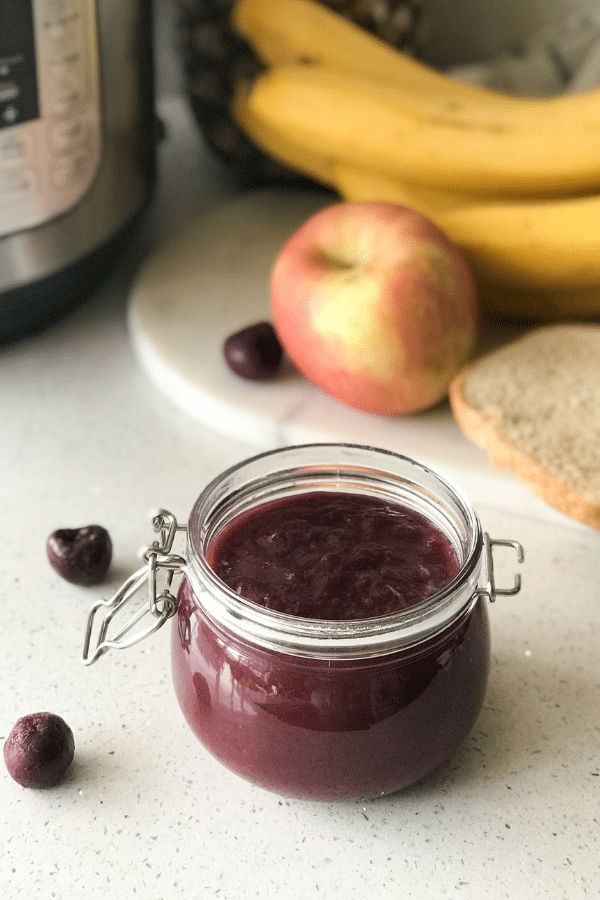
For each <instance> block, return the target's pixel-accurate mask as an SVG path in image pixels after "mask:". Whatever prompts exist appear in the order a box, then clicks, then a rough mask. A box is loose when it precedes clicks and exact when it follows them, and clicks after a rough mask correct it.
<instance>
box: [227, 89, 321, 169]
mask: <svg viewBox="0 0 600 900" xmlns="http://www.w3.org/2000/svg"><path fill="white" fill-rule="evenodd" d="M249 94H250V85H249V84H246V83H244V82H240V83H238V84H237V85H236V88H235V90H234V93H233V97H232V99H231V103H230V111H231V115H232V117H233V119H234V120H235V122H236V123H237V124H238V125H239V127H240V128H241V129H242V131H243V132H244V133H245V134H246V135H247V136H248V137H249V138H251V139H252V141H253V142H254V143H255V144H256V146H257V147H260V148H261V149H262V150H264V151H265V153H267V154H269V156H271V157H273V159H277V160H279V162H282V163H284V165H286V166H289V167H290V168H291V169H293V170H295V171H297V172H300V173H301V174H302V175H306V176H308V178H312V179H313V180H314V181H317V182H318V183H320V184H322V185H324V186H326V187H333V184H334V171H333V161H332V160H330V159H328V158H327V157H325V156H323V155H321V154H319V153H316V152H315V151H313V150H312V148H311V147H310V146H304V147H303V146H301V145H299V144H297V143H295V142H294V140H293V138H292V137H290V136H289V135H287V134H284V133H282V132H281V131H280V130H278V129H277V128H269V126H268V125H265V124H264V123H260V122H258V120H257V119H256V117H255V116H254V114H253V112H252V110H251V109H250V106H249V104H248V97H249Z"/></svg>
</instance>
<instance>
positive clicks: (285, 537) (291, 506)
mask: <svg viewBox="0 0 600 900" xmlns="http://www.w3.org/2000/svg"><path fill="white" fill-rule="evenodd" d="M207 558H208V562H209V564H210V565H211V567H212V568H213V570H214V572H215V573H216V574H217V576H218V577H219V578H220V579H221V581H223V582H224V583H225V584H226V585H228V587H230V588H231V589H232V590H234V591H235V592H236V593H237V594H239V595H240V596H242V597H244V598H245V599H246V600H250V601H252V602H254V603H257V604H259V605H261V606H264V607H266V608H267V609H271V610H275V611H277V612H282V613H287V614H288V615H294V616H302V617H305V618H310V619H327V620H337V621H341V620H350V619H367V618H371V617H373V616H383V615H389V614H391V613H395V612H399V611H401V610H404V609H407V608H408V607H411V606H414V605H415V604H418V603H421V602H423V601H424V600H426V599H427V598H428V597H430V596H432V594H434V593H436V591H438V590H440V589H441V588H442V587H444V586H445V585H446V584H448V583H449V582H450V581H451V580H452V579H453V578H454V576H455V575H456V574H457V572H458V569H459V563H458V559H457V556H456V553H455V551H454V548H453V547H452V545H451V543H450V541H449V540H448V538H447V537H446V536H445V535H444V534H443V533H442V532H441V530H440V529H439V528H437V527H436V526H435V525H434V524H433V523H432V522H431V521H430V520H429V519H427V518H426V517H425V516H423V515H422V514H421V513H419V512H416V511H415V510H412V509H409V508H407V507H404V506H401V505H400V504H395V503H391V502H389V501H384V500H381V499H379V498H377V497H371V496H365V495H362V494H349V493H337V492H333V491H331V492H328V491H319V492H314V493H304V494H301V495H295V496H291V497H286V498H284V499H281V500H276V501H272V502H270V503H266V504H264V505H262V506H260V507H258V508H256V509H254V510H252V511H251V512H249V513H247V514H244V515H242V516H239V517H238V518H237V519H235V520H234V521H233V522H232V523H231V524H230V525H229V526H228V527H227V528H226V529H225V530H224V532H223V533H222V534H221V535H220V536H219V537H218V538H217V540H216V541H215V542H214V544H213V545H212V546H211V547H210V548H209V552H208V554H207Z"/></svg>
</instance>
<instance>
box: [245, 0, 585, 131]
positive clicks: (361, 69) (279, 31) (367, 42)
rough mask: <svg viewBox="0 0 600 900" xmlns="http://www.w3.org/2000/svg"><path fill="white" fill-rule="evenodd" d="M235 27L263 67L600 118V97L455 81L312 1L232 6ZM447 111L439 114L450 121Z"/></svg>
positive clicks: (523, 110)
mask: <svg viewBox="0 0 600 900" xmlns="http://www.w3.org/2000/svg"><path fill="white" fill-rule="evenodd" d="M231 18H232V24H233V26H234V29H235V30H236V31H237V32H238V34H240V35H241V36H242V37H244V38H245V39H246V41H248V43H249V44H250V45H251V46H252V47H253V48H254V50H255V52H256V53H257V55H258V56H259V58H260V59H262V61H263V62H264V63H265V65H267V66H270V67H273V66H279V65H282V64H293V63H297V64H305V65H307V64H308V65H317V66H323V67H326V68H330V69H332V70H334V71H337V72H340V73H342V74H347V75H352V76H357V77H364V78H367V79H372V80H373V81H376V82H380V83H381V84H387V85H389V86H390V87H396V88H399V89H401V90H404V91H405V92H407V93H412V94H413V95H414V99H415V100H418V101H419V102H420V103H422V102H423V101H424V100H427V99H429V100H431V99H434V100H435V102H443V101H452V100H454V101H455V102H456V103H458V104H469V103H470V104H472V105H474V106H475V107H477V108H480V109H481V110H482V111H485V110H489V108H490V107H492V108H500V109H503V110H504V111H505V113H507V114H509V115H515V116H517V117H525V118H527V117H529V116H533V117H534V118H535V117H536V116H539V115H540V114H541V115H542V116H544V117H545V118H546V119H548V118H549V117H555V116H557V115H558V116H561V115H566V116H569V115H570V114H572V115H573V116H574V117H575V118H577V117H580V116H582V115H586V114H587V115H589V116H590V117H591V118H592V119H593V118H594V117H596V118H597V117H598V114H599V112H600V92H599V91H597V90H594V91H588V92H582V93H581V94H580V95H572V94H569V95H559V96H557V97H549V98H548V97H543V98H524V97H520V96H517V95H510V94H505V93H502V92H500V91H495V90H492V89H490V88H487V87H482V86H479V85H475V84H469V83H466V82H462V81H459V80H458V79H456V78H452V77H450V76H448V75H446V74H444V73H443V72H440V71H438V70H437V69H435V68H433V67H432V66H429V65H427V64H426V63H423V62H420V61H418V60H416V59H414V58H412V57H411V56H409V55H408V54H406V53H403V52H402V51H401V50H398V49H396V48H395V47H392V46H390V45H389V44H387V43H386V42H385V41H383V40H381V39H379V38H377V37H375V36H373V35H371V34H369V32H367V31H365V30H364V29H363V28H361V27H360V26H358V25H355V24H354V23H353V22H350V21H349V20H347V19H345V18H344V17H343V16H341V15H339V14H338V13H336V12H334V11H333V10H331V9H329V8H328V7H326V6H323V4H322V3H319V2H315V0H277V13H276V14H275V12H274V6H273V0H237V2H236V3H235V4H234V7H233V10H232V16H231ZM447 114H448V109H446V110H443V109H442V115H447Z"/></svg>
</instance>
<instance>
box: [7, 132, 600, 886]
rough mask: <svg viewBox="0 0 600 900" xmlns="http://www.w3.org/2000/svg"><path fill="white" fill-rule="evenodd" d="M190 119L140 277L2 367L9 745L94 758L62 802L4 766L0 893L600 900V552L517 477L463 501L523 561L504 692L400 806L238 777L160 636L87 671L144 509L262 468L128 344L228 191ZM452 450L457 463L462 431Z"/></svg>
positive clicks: (509, 626) (502, 643)
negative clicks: (58, 739) (201, 218)
mask: <svg viewBox="0 0 600 900" xmlns="http://www.w3.org/2000/svg"><path fill="white" fill-rule="evenodd" d="M173 122H174V125H173V126H172V131H171V135H172V137H173V135H175V136H176V137H177V140H176V141H175V144H176V146H175V148H174V147H173V144H172V142H169V141H167V143H166V145H165V146H164V147H163V149H162V151H161V183H160V186H159V190H158V195H157V200H156V204H155V208H154V210H153V212H152V214H151V216H150V218H149V220H148V223H147V225H146V228H145V230H144V233H143V234H142V235H141V236H140V240H139V241H138V244H137V245H136V247H135V248H134V250H133V251H132V254H131V256H130V258H129V259H128V260H127V261H126V262H125V264H124V265H123V266H122V267H121V269H120V270H119V272H118V273H117V274H116V275H115V276H114V277H113V278H112V279H111V281H110V283H109V284H108V285H107V286H106V288H105V289H104V290H103V291H101V292H100V293H99V294H98V296H96V297H94V298H92V299H91V300H90V302H89V303H87V304H86V305H85V306H84V307H82V308H81V309H80V310H79V311H78V312H76V313H75V314H74V315H72V316H71V317H69V318H68V319H65V320H64V321H62V322H60V323H58V324H57V325H55V326H54V327H52V328H51V329H49V330H48V331H46V332H45V333H43V334H40V335H38V336H36V337H33V338H31V339H28V340H25V341H22V342H19V343H17V344H14V345H12V346H10V347H5V348H2V349H0V422H1V423H2V440H1V441H0V470H1V471H2V483H1V487H0V497H1V503H2V538H1V546H2V550H1V558H2V580H1V582H0V603H1V608H2V628H1V630H0V678H1V684H2V689H1V690H0V737H2V739H3V738H4V737H5V736H6V734H7V733H8V731H9V729H10V727H11V726H12V724H13V722H14V721H15V720H16V718H18V717H19V716H20V715H23V714H24V713H27V712H33V711H38V710H42V709H48V710H52V711H54V712H57V713H59V714H61V715H63V716H64V718H65V719H66V720H67V721H68V722H69V724H70V725H71V727H72V728H73V731H74V733H75V740H76V747H77V749H76V759H75V762H74V764H73V766H72V768H71V770H70V772H69V774H68V776H67V778H66V780H65V781H64V782H63V783H62V784H61V785H60V786H58V787H57V788H54V789H52V790H47V791H42V792H35V791H27V790H24V789H22V788H20V787H19V786H18V785H16V784H15V783H14V782H13V781H12V780H11V779H10V778H9V777H8V775H7V774H6V773H5V772H4V769H3V767H2V771H1V772H0V896H1V897H2V898H3V900H16V898H24V900H73V898H83V900H101V898H102V900H105V898H107V897H109V898H119V900H130V898H131V900H133V898H137V900H174V898H186V900H190V898H202V900H205V898H210V897H220V898H224V900H251V898H254V897H257V898H261V900H265V898H278V900H296V898H298V900H317V898H324V897H325V898H340V900H341V898H343V900H359V898H360V900H364V898H365V897H372V896H377V897H381V898H386V900H387V898H390V900H392V898H394V900H396V898H400V897H401V898H405V900H441V898H451V900H484V898H493V900H505V898H511V900H512V898H515V900H546V898H547V900H563V898H564V900H580V898H588V897H589V898H596V897H598V896H600V887H599V885H600V712H599V710H600V641H599V636H600V578H599V576H598V559H599V558H600V535H599V534H597V533H595V532H592V531H590V530H587V529H584V528H582V527H578V526H576V525H574V524H573V523H571V522H569V521H568V520H566V519H563V518H562V517H560V516H558V514H555V513H552V512H551V511H549V510H547V509H546V508H545V507H544V506H543V505H542V504H541V503H540V502H539V501H537V500H535V498H533V497H531V496H530V495H528V494H527V493H526V492H524V491H523V492H519V488H518V486H515V485H513V484H512V483H511V484H510V492H512V493H511V497H512V498H513V500H514V498H515V497H518V498H519V508H518V509H516V508H515V502H512V503H511V504H510V505H509V508H507V506H506V504H505V502H504V500H505V497H506V495H507V485H508V482H507V480H506V479H505V478H504V477H502V476H499V477H498V479H493V478H489V479H485V482H484V483H483V482H481V480H478V478H476V477H473V479H471V478H470V476H469V471H468V469H467V470H465V474H464V481H463V483H462V487H463V488H464V489H465V490H466V491H467V493H471V495H472V496H473V499H474V502H475V505H476V507H477V510H478V512H479V514H480V517H481V519H482V522H483V525H484V528H485V529H486V530H488V531H489V532H490V533H491V534H492V536H494V537H509V538H515V539H518V540H520V541H521V542H522V543H523V544H524V546H525V548H526V553H527V558H526V563H525V565H524V566H523V569H522V574H523V590H522V592H521V594H520V595H519V596H518V597H515V598H502V599H500V600H498V602H497V603H496V604H495V606H494V607H493V608H492V609H491V622H492V639H493V649H492V670H491V678H490V684H489V689H488V694H487V698H486V702H485V705H484V708H483V711H482V713H481V715H480V717H479V720H478V722H477V725H476V727H475V729H474V731H473V733H472V735H471V736H470V738H469V739H468V740H467V741H466V743H465V744H464V746H463V747H462V748H461V749H460V751H459V752H458V753H457V754H456V756H455V757H454V758H453V759H452V760H451V761H450V762H448V763H447V764H446V765H444V766H443V767H442V768H441V769H440V770H438V771H437V772H436V773H435V774H434V775H433V776H432V777H430V778H429V779H427V780H426V781H425V782H424V783H422V784H420V785H418V786H417V787H414V788H411V789H410V790H408V791H406V792H404V793H402V794H399V795H396V796H393V797H389V798H384V799H382V800H377V801H369V802H362V803H340V804H329V803H325V804H319V803H307V802H300V801H291V800H286V799H283V798H280V797H278V796H276V795H272V794H269V793H267V792H265V791H263V790H261V789H259V788H255V787H253V786H252V785H250V784H247V783H245V782H243V781H241V780H240V779H239V778H237V777H236V776H235V775H233V774H230V773H229V772H228V771H227V770H225V769H224V768H222V767H221V766H220V765H219V764H218V763H216V762H215V761H214V760H213V759H212V758H211V757H209V756H208V754H207V753H206V752H205V751H204V750H203V748H202V747H201V746H200V745H199V744H198V743H197V741H196V740H195V738H194V737H193V736H192V734H191V732H190V731H189V729H188V728H187V725H186V724H185V722H184V720H183V717H182V716H181V714H180V712H179V709H178V707H177V704H176V702H175V699H174V694H173V689H172V686H171V681H170V668H169V667H170V663H169V651H168V634H167V629H163V631H162V632H160V633H158V634H157V635H155V636H154V637H153V638H152V639H149V640H147V641H146V642H145V643H143V644H140V645H137V646H136V647H134V648H132V649H130V650H128V651H123V652H113V653H109V654H108V655H107V656H106V657H105V658H103V659H102V660H101V661H100V662H99V663H98V664H97V665H95V666H93V667H91V668H84V667H83V666H82V665H81V663H80V661H79V660H80V652H81V645H82V640H83V632H84V626H85V620H86V617H87V612H88V609H89V606H90V604H91V602H93V600H95V599H98V598H104V597H108V596H109V595H110V594H111V593H112V592H113V591H114V590H115V589H116V587H117V586H118V585H119V584H120V582H121V580H122V579H123V577H124V576H126V575H127V574H129V573H130V572H131V571H132V570H133V569H134V568H137V566H138V565H139V558H138V549H139V548H140V547H141V546H142V545H144V544H146V543H147V542H148V541H149V540H150V539H151V537H152V536H151V533H150V525H149V518H148V512H149V510H150V509H152V508H155V507H156V506H157V505H162V506H165V507H166V508H168V509H171V510H172V511H173V512H175V513H176V514H177V515H178V516H180V517H181V518H183V519H185V518H186V517H187V514H188V512H189V510H190V508H191V505H192V503H193V501H194V499H195V497H196V496H197V494H198V492H199V490H200V489H201V488H202V487H203V485H204V484H205V483H206V482H207V481H208V480H209V479H210V478H212V477H213V476H215V475H216V474H217V473H218V472H219V471H221V470H222V469H223V468H224V467H225V466H227V465H229V464H232V463H235V462H237V461H239V460H241V459H242V458H244V457H245V456H248V455H250V453H253V452H255V450H256V447H254V446H253V447H249V446H248V445H247V444H246V443H244V442H243V440H242V439H241V437H240V440H239V441H237V440H235V439H234V438H232V437H224V436H222V435H218V434H217V433H216V432H213V431H212V430H210V429H209V428H208V427H207V426H206V425H205V424H200V423H199V422H198V421H196V420H194V419H193V418H191V417H188V416H187V415H186V414H185V413H184V412H183V411H180V410H179V409H178V408H177V407H176V406H174V405H172V404H171V403H169V402H168V401H167V400H166V399H165V398H164V397H163V396H162V395H161V394H160V392H158V391H157V390H156V388H155V387H154V386H153V385H152V384H151V382H150V381H149V380H148V379H147V378H146V377H145V375H144V373H143V372H142V370H141V369H140V367H139V365H138V363H137V362H136V359H135V356H134V353H133V351H132V348H131V344H130V340H129V336H128V333H127V326H126V301H127V296H128V290H129V286H130V282H131V276H132V272H133V271H134V268H135V267H136V266H137V264H138V263H139V261H140V260H141V259H142V258H143V257H144V255H145V254H146V253H148V252H149V251H150V250H151V249H152V248H153V247H154V246H156V245H157V244H158V242H160V241H161V240H162V239H163V238H164V237H165V236H168V234H169V233H170V230H171V229H172V228H174V227H175V226H176V225H177V226H178V225H179V224H181V222H182V221H184V220H185V219H186V217H189V216H191V215H193V214H195V213H196V212H197V211H198V210H200V209H201V208H204V207H206V206H208V205H210V204H212V203H216V202H217V200H218V199H219V198H220V197H222V196H227V195H228V194H230V193H231V192H232V186H231V185H230V184H229V183H228V182H227V179H226V177H224V176H223V175H222V173H220V172H219V170H218V167H217V166H216V165H215V164H214V163H212V162H211V161H210V160H203V161H202V165H201V167H200V168H201V171H202V172H203V173H204V175H203V177H198V174H197V168H198V165H199V160H200V157H201V154H202V150H201V148H200V147H199V143H198V140H197V138H195V137H194V136H192V137H190V135H188V134H187V133H186V134H183V133H181V134H179V135H178V136H177V127H176V125H177V121H176V120H173ZM186 141H189V142H190V143H189V144H186ZM186 165H187V166H188V171H187V172H186V173H185V174H186V177H185V178H182V174H181V173H182V166H186ZM174 172H176V173H177V177H174V175H173V173H174ZM177 185H179V188H178V187H177ZM190 185H193V187H190ZM444 435H445V438H444V440H445V442H446V444H445V446H446V445H447V447H448V454H449V456H451V455H452V453H451V448H452V431H451V425H450V426H449V424H448V421H447V420H446V421H445V424H444ZM431 439H432V435H431V433H429V434H428V435H426V436H425V438H424V440H425V441H426V442H430V441H431ZM415 440H416V438H415ZM456 446H460V444H457V445H456ZM448 462H449V463H452V459H450V458H449V459H448ZM480 462H481V460H480ZM90 522H99V523H100V524H103V525H105V526H106V527H107V528H108V529H109V530H110V532H111V534H112V536H113V541H114V546H115V554H114V564H113V568H112V570H111V576H110V580H109V582H108V583H107V584H105V585H102V586H100V587H97V588H88V589H84V588H76V587H73V586H71V585H68V584H67V583H66V582H63V581H61V580H60V579H59V578H58V577H57V576H56V575H55V574H54V573H53V571H52V570H51V569H50V567H49V565H48V563H47V561H46V557H45V551H44V545H45V540H46V537H47V535H48V534H49V533H50V531H52V530H53V529H54V528H56V527H59V526H71V525H81V524H87V523H90ZM510 564H511V565H512V560H511V561H510ZM499 577H503V575H502V572H500V576H499Z"/></svg>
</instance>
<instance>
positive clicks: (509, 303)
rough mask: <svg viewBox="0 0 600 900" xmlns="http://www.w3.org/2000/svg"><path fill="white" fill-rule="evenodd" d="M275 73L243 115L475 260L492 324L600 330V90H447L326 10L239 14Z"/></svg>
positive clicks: (255, 88)
mask: <svg viewBox="0 0 600 900" xmlns="http://www.w3.org/2000/svg"><path fill="white" fill-rule="evenodd" d="M232 21H233V25H234V28H235V30H236V31H237V32H238V33H239V34H240V35H241V36H242V37H243V38H244V39H245V40H246V41H247V42H248V43H249V44H250V45H251V46H252V48H253V50H254V52H255V53H256V54H257V56H258V57H259V58H260V59H261V60H262V62H263V63H264V64H265V71H264V72H263V73H262V74H261V75H259V76H258V77H257V78H256V79H254V80H253V81H252V82H251V83H248V84H240V85H239V86H238V90H237V94H236V96H235V97H234V99H233V109H232V114H233V116H234V118H235V119H236V121H237V122H238V124H239V125H240V127H241V128H242V129H243V130H244V131H245V132H246V133H247V134H248V135H249V136H250V137H251V138H252V139H253V140H254V141H255V143H257V144H258V145H259V146H261V147H262V148H263V149H264V150H265V151H266V152H267V153H268V154H269V155H271V156H272V157H274V158H276V159H279V160H281V161H282V162H284V163H286V164H287V165H289V166H291V167H293V168H295V169H297V170H298V171H299V172H302V173H303V174H305V175H308V176H309V177H311V178H313V179H314V180H316V181H318V182H320V183H322V184H324V185H326V186H328V187H330V188H332V189H334V190H335V191H337V192H338V193H339V194H340V196H341V197H342V198H344V199H346V200H388V201H394V202H397V203H402V204H404V205H406V206H410V207H412V208H413V209H416V210H418V211H419V212H421V213H423V214H424V215H426V216H428V217H429V218H430V219H432V220H433V221H434V222H436V223H437V224H438V225H439V226H440V227H441V228H442V229H443V230H444V231H445V232H446V234H447V235H448V236H449V237H450V238H452V239H453V240H454V241H455V242H456V243H457V244H459V245H460V246H461V247H462V248H463V249H464V251H465V253H466V254H467V256H468V258H469V260H470V262H471V266H472V268H473V271H474V273H475V275H476V277H477V279H478V282H479V287H480V295H481V298H482V301H483V303H484V305H487V307H488V309H490V310H492V311H494V312H496V313H500V314H502V315H504V316H518V317H532V318H546V319H548V318H550V319H556V318H570V317H592V316H598V315H600V90H597V91H596V90H594V91H588V92H586V93H582V94H578V95H563V96H560V97H553V98H549V99H543V100H542V99H532V98H527V99H526V98H520V97H513V96H508V95H504V94H501V93H499V92H495V91H492V90H489V89H487V88H483V87H478V86H475V85H469V84H466V83H462V82H459V81H456V80H454V79H452V78H450V77H447V76H445V75H444V74H443V73H441V72H437V71H435V70H434V69H432V68H430V67H428V66H426V65H424V64H423V63H420V62H418V61H416V60H414V59H412V58H411V57H409V56H408V55H406V54H404V53H402V51H400V50H397V49H395V48H393V47H390V46H388V45H387V44H385V43H384V42H383V41H381V40H379V39H378V38H376V37H373V36H372V35H370V34H368V33H367V32H366V31H363V30H362V29H361V28H360V27H358V26H356V25H354V24H353V23H351V22H349V21H348V20H346V19H343V18H342V17H341V16H339V15H337V14H336V13H335V12H332V11H331V10H330V9H328V8H326V7H325V6H322V5H321V4H319V3H318V2H314V0H276V11H275V10H274V4H273V0H237V3H236V4H235V5H234V8H233V12H232Z"/></svg>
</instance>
